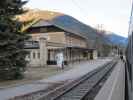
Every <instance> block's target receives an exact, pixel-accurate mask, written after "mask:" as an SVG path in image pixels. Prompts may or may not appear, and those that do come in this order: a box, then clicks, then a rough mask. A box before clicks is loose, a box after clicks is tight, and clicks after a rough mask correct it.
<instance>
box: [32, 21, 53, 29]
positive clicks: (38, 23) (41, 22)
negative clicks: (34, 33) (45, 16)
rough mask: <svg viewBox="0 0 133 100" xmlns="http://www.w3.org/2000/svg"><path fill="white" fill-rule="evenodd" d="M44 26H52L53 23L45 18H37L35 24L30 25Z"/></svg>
mask: <svg viewBox="0 0 133 100" xmlns="http://www.w3.org/2000/svg"><path fill="white" fill-rule="evenodd" d="M44 26H53V24H52V23H51V22H50V21H47V20H42V19H41V20H38V21H37V22H36V23H35V24H33V25H32V26H31V27H33V28H34V27H44Z"/></svg>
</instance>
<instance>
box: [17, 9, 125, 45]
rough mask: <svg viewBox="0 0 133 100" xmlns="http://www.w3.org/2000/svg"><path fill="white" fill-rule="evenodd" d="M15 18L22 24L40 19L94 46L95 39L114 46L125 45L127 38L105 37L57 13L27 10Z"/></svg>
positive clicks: (110, 35) (113, 35) (112, 35)
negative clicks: (77, 35)
mask: <svg viewBox="0 0 133 100" xmlns="http://www.w3.org/2000/svg"><path fill="white" fill-rule="evenodd" d="M17 18H18V19H19V20H20V21H22V22H26V21H30V20H36V21H37V20H40V19H43V20H47V21H50V22H51V23H53V24H54V25H57V26H58V27H61V28H63V29H65V30H69V32H74V33H77V34H80V35H82V36H85V37H86V38H87V40H88V42H89V44H90V45H94V43H95V41H96V40H97V39H98V40H99V41H100V42H101V43H104V44H111V43H113V44H115V45H119V44H122V45H126V44H127V38H124V37H122V36H119V35H116V34H115V33H112V34H109V35H105V34H102V33H100V34H99V32H98V31H97V30H96V29H94V28H92V27H91V26H89V25H86V24H84V23H82V22H80V21H78V20H77V19H75V18H73V17H71V16H69V15H65V14H62V13H59V12H53V11H44V10H38V9H28V11H27V12H26V13H25V14H22V15H20V16H17ZM29 27H30V25H29ZM27 28H28V27H27ZM91 47H92V46H91Z"/></svg>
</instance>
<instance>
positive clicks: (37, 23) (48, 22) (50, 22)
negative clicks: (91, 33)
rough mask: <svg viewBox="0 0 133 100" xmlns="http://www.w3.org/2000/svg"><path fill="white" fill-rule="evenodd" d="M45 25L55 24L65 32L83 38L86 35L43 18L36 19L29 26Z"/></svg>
mask: <svg viewBox="0 0 133 100" xmlns="http://www.w3.org/2000/svg"><path fill="white" fill-rule="evenodd" d="M46 26H55V27H57V28H60V29H62V30H64V31H65V32H69V33H70V34H71V33H72V34H75V35H77V36H80V37H82V38H84V39H87V38H86V36H84V35H82V34H80V33H77V32H75V31H74V30H71V29H68V28H67V27H63V26H61V25H57V24H56V23H54V22H52V21H48V20H43V19H40V20H38V21H36V22H35V23H34V24H32V25H31V26H30V28H37V27H46Z"/></svg>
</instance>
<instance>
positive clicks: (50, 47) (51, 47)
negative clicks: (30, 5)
mask: <svg viewBox="0 0 133 100" xmlns="http://www.w3.org/2000/svg"><path fill="white" fill-rule="evenodd" d="M47 49H54V50H57V49H65V47H53V46H47Z"/></svg>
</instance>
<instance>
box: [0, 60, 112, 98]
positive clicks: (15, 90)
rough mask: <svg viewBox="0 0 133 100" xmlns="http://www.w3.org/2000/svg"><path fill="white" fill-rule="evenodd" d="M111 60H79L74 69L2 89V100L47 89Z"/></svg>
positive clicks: (0, 94)
mask: <svg viewBox="0 0 133 100" xmlns="http://www.w3.org/2000/svg"><path fill="white" fill-rule="evenodd" d="M111 60H112V58H106V59H97V60H93V61H82V62H81V63H79V62H78V63H75V64H71V65H70V66H75V67H74V68H73V69H71V70H68V71H65V72H63V73H60V74H57V75H55V76H52V77H49V78H47V79H42V80H38V81H34V82H32V83H29V84H24V85H21V86H16V87H11V88H5V89H0V100H7V99H9V98H12V97H14V96H19V95H24V94H27V93H31V92H35V91H38V90H42V89H47V88H48V87H50V86H52V84H54V83H60V82H64V81H69V80H74V79H77V78H79V77H81V76H83V75H85V74H87V73H88V72H90V71H92V70H94V69H96V68H98V67H100V66H102V65H104V64H105V63H107V62H109V61H111ZM44 73H45V72H44Z"/></svg>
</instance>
